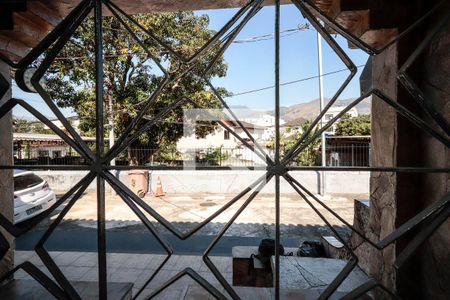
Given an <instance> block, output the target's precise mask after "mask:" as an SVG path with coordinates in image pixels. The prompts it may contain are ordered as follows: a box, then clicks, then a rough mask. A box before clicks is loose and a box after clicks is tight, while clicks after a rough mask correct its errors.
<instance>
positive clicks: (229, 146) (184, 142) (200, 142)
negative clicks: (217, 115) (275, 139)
mask: <svg viewBox="0 0 450 300" xmlns="http://www.w3.org/2000/svg"><path fill="white" fill-rule="evenodd" d="M222 122H223V123H224V124H225V125H226V126H227V127H228V128H229V129H230V130H228V129H226V128H224V127H223V126H221V125H218V126H217V127H216V128H215V129H214V131H213V132H211V133H209V134H208V135H206V136H205V137H204V138H197V137H196V136H195V133H194V132H189V134H188V135H185V136H183V137H182V138H181V139H179V140H178V142H177V146H176V147H177V150H178V152H180V153H181V154H182V156H183V159H184V160H189V157H190V156H192V155H193V154H197V155H198V154H199V153H202V152H206V151H209V150H211V149H220V152H221V153H222V154H223V155H224V156H225V157H226V158H227V160H228V163H229V164H231V165H236V164H237V165H242V164H243V163H244V162H245V165H248V164H247V163H250V164H252V165H253V164H254V163H258V164H263V163H264V162H263V161H262V160H261V159H260V158H259V157H258V156H257V155H256V154H255V153H254V152H253V150H252V149H250V148H249V147H247V146H245V145H244V143H243V142H242V141H245V142H247V143H248V144H250V145H253V142H252V141H251V139H250V138H249V136H248V135H247V133H246V132H245V131H247V132H248V133H250V135H251V136H252V137H253V138H254V139H255V140H256V141H257V142H263V141H264V136H265V128H264V127H262V126H257V125H254V124H251V123H248V122H245V121H240V124H241V125H242V127H241V125H240V124H239V123H238V122H236V121H234V120H222ZM243 128H245V130H244V129H243ZM236 135H237V136H238V137H239V138H238V137H237V136H236ZM241 140H242V141H241Z"/></svg>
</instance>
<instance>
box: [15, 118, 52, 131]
mask: <svg viewBox="0 0 450 300" xmlns="http://www.w3.org/2000/svg"><path fill="white" fill-rule="evenodd" d="M13 127H14V132H17V133H37V134H54V132H53V131H52V130H51V129H50V128H48V127H46V126H44V124H42V123H40V122H35V121H34V122H33V121H28V120H24V119H18V118H14V119H13Z"/></svg>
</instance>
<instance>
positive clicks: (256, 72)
mask: <svg viewBox="0 0 450 300" xmlns="http://www.w3.org/2000/svg"><path fill="white" fill-rule="evenodd" d="M274 11H275V10H274V7H265V8H263V9H262V10H261V11H260V12H259V13H258V14H257V15H256V16H254V17H253V18H252V19H251V20H250V22H249V23H248V24H247V25H246V26H245V27H244V28H243V30H242V31H241V33H240V34H239V35H238V37H237V38H236V40H244V39H248V38H251V37H255V36H261V35H266V34H273V32H274ZM236 12H237V9H222V10H208V11H199V12H197V14H208V15H209V18H210V28H212V29H215V30H219V29H220V28H221V26H223V25H224V24H225V23H226V22H227V21H228V20H229V19H230V18H231V17H232V16H233V15H234V14H235V13H236ZM305 23H306V21H305V19H303V17H302V16H301V14H300V12H299V11H298V10H297V8H296V7H295V6H293V5H283V6H282V8H281V24H280V25H281V30H282V31H283V30H286V29H292V28H297V26H299V25H303V24H305ZM336 40H337V42H338V43H339V44H340V45H341V47H342V48H343V49H344V50H345V51H346V53H347V54H348V55H349V57H350V58H351V59H352V60H353V62H354V63H355V65H364V64H365V62H366V61H367V54H365V53H364V52H363V51H361V50H351V49H348V46H347V42H346V40H345V39H343V38H342V37H340V36H337V37H336ZM322 45H323V68H324V73H327V72H333V71H337V70H341V69H345V65H344V64H343V63H342V62H341V61H340V59H339V58H338V57H337V55H336V54H335V53H334V52H333V51H332V50H331V48H330V47H329V46H328V45H327V44H326V42H325V41H323V42H322ZM280 51H281V61H280V81H281V83H283V82H287V81H293V80H298V79H303V78H308V77H313V76H317V75H318V67H317V36H316V31H315V30H314V29H313V28H312V27H311V29H309V30H304V31H300V32H296V33H295V34H292V35H288V36H286V37H283V38H281V48H280ZM274 53H275V52H274V39H269V40H266V41H258V42H252V43H234V44H232V45H231V46H230V48H229V49H228V50H227V51H226V52H225V61H226V62H227V64H228V73H227V76H226V77H224V78H215V79H213V84H215V85H216V86H222V87H225V88H226V89H227V90H229V91H231V92H233V93H240V92H245V91H249V90H253V89H258V88H262V87H267V86H273V85H274V82H275V76H274V72H275V70H274V64H275V61H274ZM361 70H362V68H360V70H359V72H360V71H361ZM348 74H349V71H345V72H340V73H338V74H335V75H329V76H326V77H324V91H325V96H326V97H331V96H332V95H333V94H334V93H335V91H336V90H337V89H338V88H339V86H340V85H341V84H342V82H343V81H344V80H345V78H346V77H347V76H348ZM358 77H359V74H358V75H357V76H356V77H355V79H354V80H353V81H352V82H351V83H350V85H349V86H348V87H347V88H346V90H345V91H344V93H343V94H342V96H341V97H340V98H341V99H346V98H351V97H358V96H359V81H358ZM13 95H14V96H15V97H18V98H22V99H26V100H27V101H30V103H31V104H32V105H33V106H34V107H36V108H38V109H39V110H40V111H41V112H42V113H44V115H46V116H48V117H53V114H52V113H51V112H50V110H49V109H48V108H47V107H46V105H45V104H44V103H43V101H42V99H40V97H39V96H38V95H37V94H27V93H23V92H21V91H20V90H19V89H18V88H16V87H14V86H13ZM318 96H319V88H318V79H317V78H314V79H310V80H306V81H303V82H301V83H296V84H292V85H287V86H283V87H281V105H282V106H290V105H294V104H297V103H302V102H308V101H310V100H313V99H316V98H318ZM226 101H227V102H228V104H229V105H230V106H238V105H239V106H240V105H244V106H248V107H250V108H254V109H263V110H272V109H273V108H274V89H268V90H265V91H262V92H256V93H251V94H246V95H242V96H236V97H230V98H227V99H226ZM63 113H64V114H65V115H67V116H69V115H73V113H72V112H71V110H70V109H64V110H63ZM14 114H15V115H17V116H27V115H28V113H26V112H25V111H24V110H22V109H20V108H19V109H15V111H14Z"/></svg>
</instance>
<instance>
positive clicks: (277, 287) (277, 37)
mask: <svg viewBox="0 0 450 300" xmlns="http://www.w3.org/2000/svg"><path fill="white" fill-rule="evenodd" d="M279 164H280V0H276V2H275V165H279ZM279 245H280V175H279V174H276V175H275V274H274V277H275V284H274V285H275V286H274V287H275V300H279V299H280V253H279Z"/></svg>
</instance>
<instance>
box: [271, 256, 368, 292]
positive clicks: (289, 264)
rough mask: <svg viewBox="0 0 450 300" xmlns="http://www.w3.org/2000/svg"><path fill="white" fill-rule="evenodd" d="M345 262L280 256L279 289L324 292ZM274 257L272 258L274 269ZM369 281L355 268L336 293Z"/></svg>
mask: <svg viewBox="0 0 450 300" xmlns="http://www.w3.org/2000/svg"><path fill="white" fill-rule="evenodd" d="M346 264H347V261H345V260H343V259H332V258H315V257H298V256H281V257H280V288H283V289H305V290H309V289H311V290H324V289H325V288H326V287H327V286H328V285H329V284H330V283H331V282H332V281H333V280H334V278H336V276H337V275H338V274H339V272H340V271H341V270H342V269H344V267H345V265H346ZM274 265H275V257H272V268H273V269H274ZM368 280H369V277H368V276H367V275H366V274H365V273H364V272H363V271H362V270H361V269H360V268H359V267H355V268H354V269H353V271H352V272H351V273H350V274H349V276H347V278H346V279H345V280H344V282H343V283H342V284H341V285H340V286H339V287H338V289H337V292H341V293H348V292H350V291H352V290H353V289H355V288H356V287H358V286H360V285H361V284H363V283H365V282H366V281H368Z"/></svg>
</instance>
